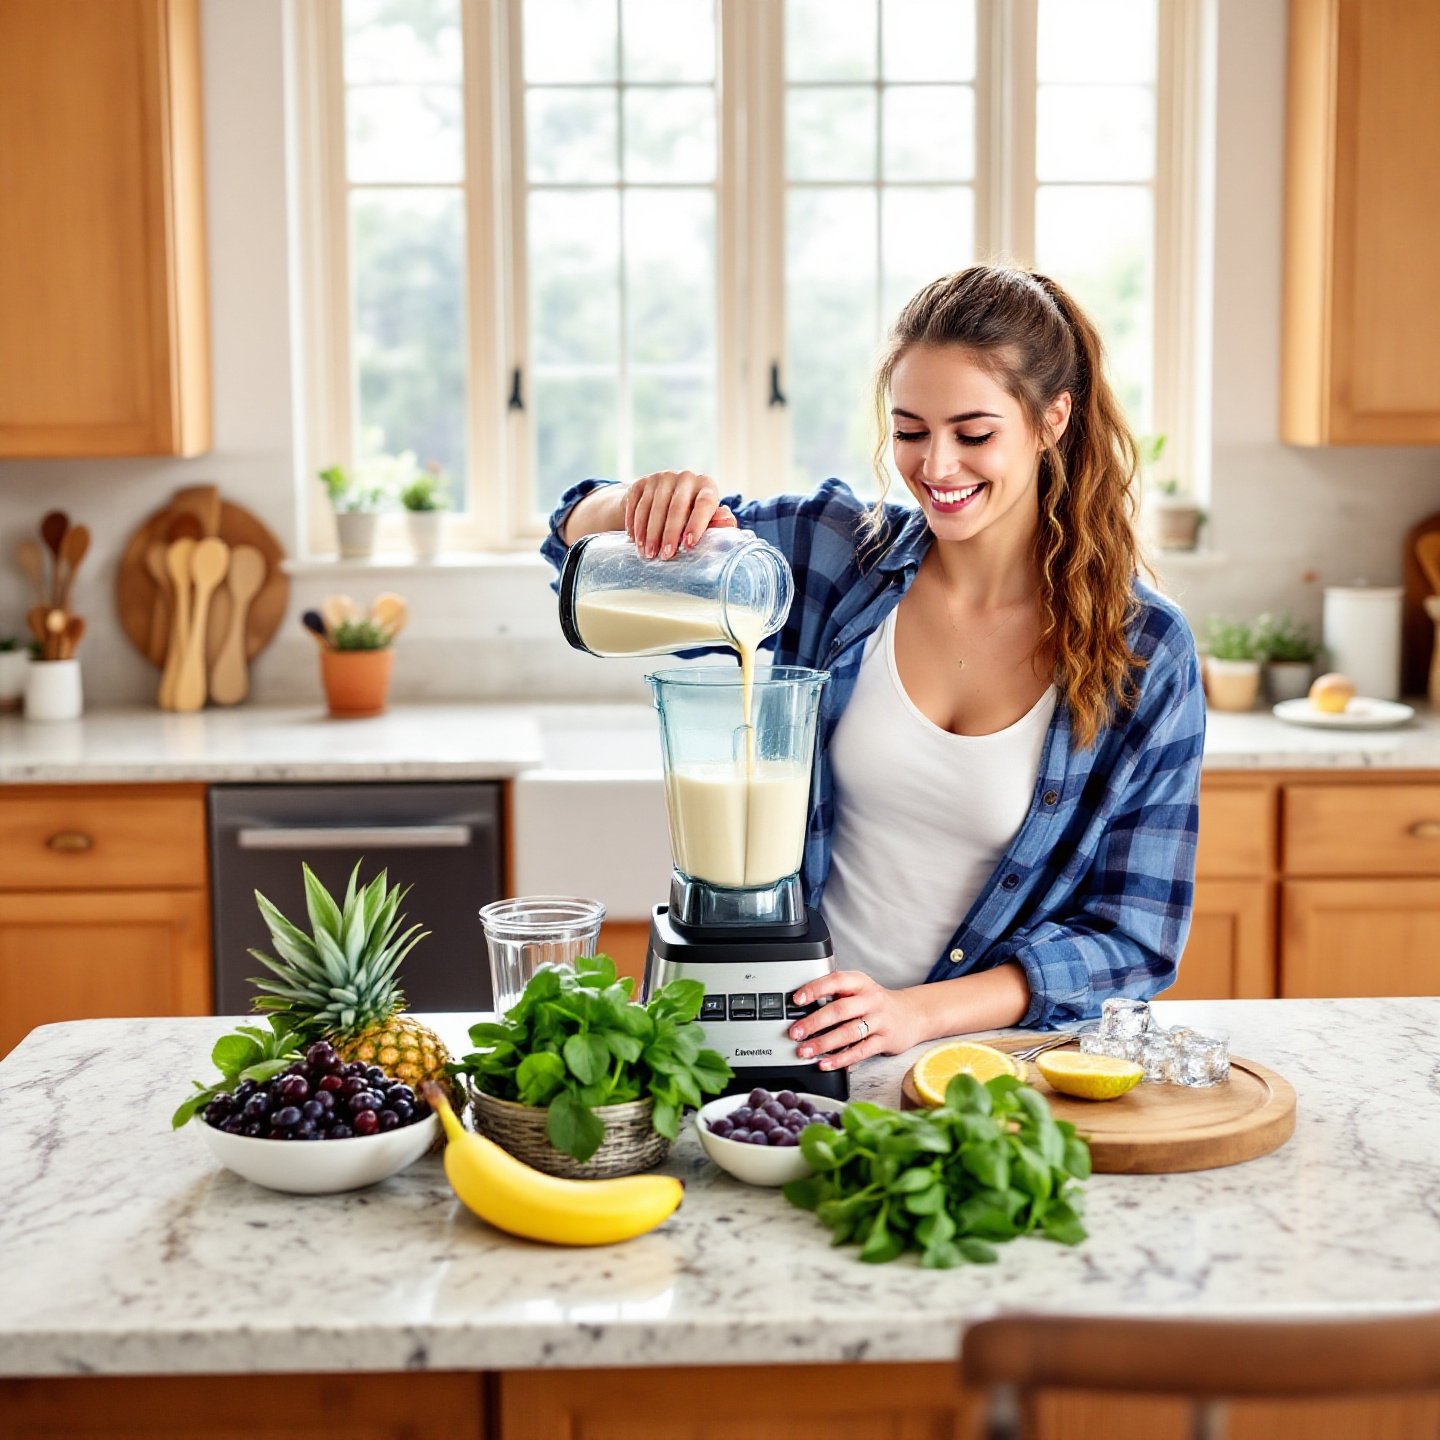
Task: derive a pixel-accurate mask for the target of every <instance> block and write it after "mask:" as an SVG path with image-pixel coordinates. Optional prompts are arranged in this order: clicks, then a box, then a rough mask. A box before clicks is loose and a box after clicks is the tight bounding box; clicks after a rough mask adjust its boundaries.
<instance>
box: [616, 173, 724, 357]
mask: <svg viewBox="0 0 1440 1440" xmlns="http://www.w3.org/2000/svg"><path fill="white" fill-rule="evenodd" d="M625 301H626V311H627V314H626V323H625V330H626V336H627V343H628V349H629V358H630V360H631V361H632V362H633V363H635V364H673V363H676V362H681V363H703V364H705V365H706V366H707V367H709V368H710V370H711V371H712V373H713V369H714V364H715V195H714V192H713V191H711V190H631V191H629V192H627V194H626V196H625Z"/></svg>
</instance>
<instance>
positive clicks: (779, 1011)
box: [645, 905, 850, 1100]
mask: <svg viewBox="0 0 1440 1440" xmlns="http://www.w3.org/2000/svg"><path fill="white" fill-rule="evenodd" d="M834 968H835V955H834V950H833V947H832V945H831V942H830V932H829V930H828V929H827V928H826V925H825V921H824V920H823V919H822V918H821V917H820V916H819V915H818V914H816V913H815V912H814V911H811V912H810V913H809V915H807V917H806V925H805V928H804V931H803V933H801V934H798V935H789V936H776V935H773V934H770V935H767V934H765V932H764V931H763V929H758V928H757V929H751V930H747V929H746V928H745V927H744V926H738V927H730V928H721V927H707V928H700V927H690V926H681V925H678V924H677V923H676V922H675V920H674V919H673V918H672V916H671V914H670V907H669V906H668V905H657V906H656V907H655V909H654V912H653V914H652V916H651V921H650V949H649V954H648V955H647V956H646V961H645V998H646V999H647V1000H648V999H649V998H650V997H651V996H652V995H653V994H654V993H655V992H656V991H657V990H658V989H660V987H661V986H662V985H664V984H666V983H667V982H668V981H670V980H675V979H688V980H699V981H700V983H701V984H702V985H703V986H704V987H705V999H704V1001H703V1003H702V1005H701V1009H700V1016H699V1019H700V1024H701V1025H702V1027H703V1028H704V1030H705V1041H706V1044H707V1045H708V1046H709V1047H710V1048H711V1049H713V1050H717V1051H719V1052H720V1054H721V1055H723V1056H724V1057H725V1059H726V1061H727V1062H728V1063H729V1065H730V1067H731V1068H732V1069H733V1070H734V1071H735V1078H734V1079H733V1080H731V1081H730V1083H729V1084H728V1085H727V1086H726V1087H725V1090H724V1092H723V1093H724V1094H726V1095H742V1094H748V1093H749V1091H751V1090H752V1089H754V1088H755V1086H757V1085H759V1086H762V1087H763V1088H764V1089H766V1090H797V1091H803V1092H805V1093H806V1094H810V1095H822V1096H824V1097H826V1098H827V1099H831V1100H845V1099H848V1098H849V1094H850V1082H849V1078H848V1074H847V1072H846V1071H844V1070H822V1069H820V1066H819V1063H818V1062H817V1061H815V1060H801V1059H800V1058H799V1056H798V1055H797V1054H796V1053H795V1042H794V1041H793V1040H792V1039H791V1038H790V1035H789V1026H790V1025H791V1024H792V1023H793V1022H794V1021H795V1020H797V1019H799V1018H800V1017H801V1016H802V1015H809V1014H812V1013H813V1012H814V1011H815V1010H817V1009H819V1008H820V1007H819V1006H818V1005H803V1006H802V1005H796V1004H795V1003H794V1001H793V1000H792V999H791V996H792V995H793V994H794V993H795V991H796V990H798V989H799V988H800V987H801V986H802V985H803V984H804V983H805V982H806V981H807V980H815V979H818V978H819V977H820V976H822V975H828V974H830V972H831V971H832V970H834Z"/></svg>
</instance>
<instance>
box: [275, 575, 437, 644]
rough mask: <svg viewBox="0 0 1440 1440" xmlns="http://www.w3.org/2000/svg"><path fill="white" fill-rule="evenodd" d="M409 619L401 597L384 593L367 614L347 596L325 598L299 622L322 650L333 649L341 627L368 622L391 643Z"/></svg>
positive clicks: (373, 602) (302, 616) (406, 606)
mask: <svg viewBox="0 0 1440 1440" xmlns="http://www.w3.org/2000/svg"><path fill="white" fill-rule="evenodd" d="M409 618H410V607H409V606H408V605H406V603H405V601H404V599H403V597H401V596H399V595H396V594H393V593H392V592H391V591H388V590H387V591H386V592H385V593H384V594H383V595H377V596H376V597H375V599H374V600H373V601H372V602H371V605H370V609H369V611H368V612H365V611H362V610H361V609H360V607H359V606H358V605H356V603H355V602H354V601H353V600H352V599H351V598H350V597H349V596H348V595H327V596H326V597H325V599H324V600H322V601H321V602H320V608H319V609H318V610H307V611H305V613H304V614H303V615H301V617H300V623H301V624H302V625H303V626H304V627H305V628H306V629H307V630H308V631H309V632H310V633H311V634H312V635H313V636H314V637H315V639H316V640H317V641H318V642H319V644H320V645H321V647H322V648H324V649H331V650H333V649H334V648H335V643H334V642H335V636H336V634H337V632H338V631H339V630H340V629H341V628H342V627H343V626H345V625H355V624H358V623H360V622H361V621H364V620H368V621H369V622H370V623H371V624H372V625H374V626H375V628H376V629H377V630H379V631H380V633H381V634H382V635H384V636H385V638H386V640H393V639H394V638H395V637H396V636H397V635H398V634H399V633H400V632H401V631H402V630H403V629H404V628H405V622H406V620H408V619H409Z"/></svg>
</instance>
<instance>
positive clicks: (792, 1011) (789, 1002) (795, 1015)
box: [785, 995, 820, 1020]
mask: <svg viewBox="0 0 1440 1440" xmlns="http://www.w3.org/2000/svg"><path fill="white" fill-rule="evenodd" d="M819 1008H820V1006H819V1004H818V1003H811V1004H809V1005H797V1004H796V1003H795V1000H794V997H793V996H790V995H787V996H786V997H785V1018H786V1019H787V1020H798V1019H800V1017H801V1016H802V1015H813V1014H814V1013H815V1012H816V1011H817V1010H818V1009H819Z"/></svg>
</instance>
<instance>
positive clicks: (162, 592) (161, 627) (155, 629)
mask: <svg viewBox="0 0 1440 1440" xmlns="http://www.w3.org/2000/svg"><path fill="white" fill-rule="evenodd" d="M145 569H146V572H147V573H148V574H149V576H150V578H151V579H152V580H153V581H154V582H155V603H154V605H153V606H151V608H150V635H149V638H148V639H147V640H146V642H145V656H146V658H147V659H148V660H149V661H150V663H151V664H152V665H155V666H159V667H163V666H164V664H165V650H166V641H167V640H168V639H169V638H170V609H171V595H170V573H169V571H167V570H166V568H165V542H164V541H163V540H152V541H151V542H150V544H148V545H147V546H146V547H145Z"/></svg>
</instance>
